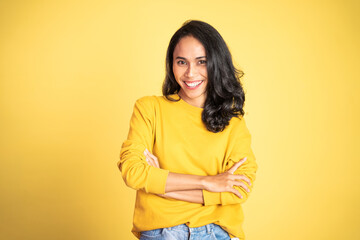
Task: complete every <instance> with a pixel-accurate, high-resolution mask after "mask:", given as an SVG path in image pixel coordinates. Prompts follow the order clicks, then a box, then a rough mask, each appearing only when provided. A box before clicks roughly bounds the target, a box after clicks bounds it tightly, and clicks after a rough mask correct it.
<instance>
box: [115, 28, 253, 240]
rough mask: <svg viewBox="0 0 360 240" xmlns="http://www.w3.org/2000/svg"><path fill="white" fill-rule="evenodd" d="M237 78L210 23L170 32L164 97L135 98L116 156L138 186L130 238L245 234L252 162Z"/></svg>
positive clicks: (241, 236) (129, 182) (127, 176)
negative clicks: (123, 137) (246, 202)
mask: <svg viewBox="0 0 360 240" xmlns="http://www.w3.org/2000/svg"><path fill="white" fill-rule="evenodd" d="M241 76H242V73H241V72H240V71H238V70H236V69H235V68H234V66H233V63H232V59H231V55H230V52H229V50H228V47H227V46H226V44H225V41H224V40H223V39H222V37H221V36H220V34H219V33H218V32H217V31H216V29H215V28H213V27H212V26H210V25H209V24H207V23H205V22H201V21H188V22H186V23H185V24H184V25H183V26H182V27H181V28H180V29H179V30H178V31H176V33H175V34H174V35H173V37H172V38H171V40H170V43H169V46H168V50H167V56H166V77H165V81H164V84H163V96H151V97H143V98H140V99H138V100H137V101H136V103H135V107H134V112H133V115H132V118H131V122H130V131H129V135H128V138H127V140H126V141H125V142H124V143H123V145H122V149H121V153H120V161H119V162H118V167H119V168H120V171H121V173H122V177H123V179H124V181H125V183H126V184H127V185H128V186H129V187H131V188H133V189H135V190H137V195H136V205H135V212H134V222H133V223H134V225H133V229H132V232H133V233H134V235H135V236H136V237H138V238H140V239H142V240H147V239H160V240H161V239H189V237H191V238H192V239H195V238H198V239H204V240H206V239H244V233H243V231H242V227H241V225H242V222H243V212H242V207H241V204H242V203H243V202H244V201H246V199H247V198H248V196H249V193H250V192H251V188H252V185H253V182H254V180H255V174H256V171H257V164H256V162H255V156H254V154H253V152H252V150H251V136H250V133H249V131H248V129H247V127H246V124H245V120H244V117H243V115H244V111H243V104H244V101H245V96H244V91H243V88H242V86H241V83H240V80H239V79H240V77H241Z"/></svg>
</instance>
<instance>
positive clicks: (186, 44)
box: [173, 36, 206, 59]
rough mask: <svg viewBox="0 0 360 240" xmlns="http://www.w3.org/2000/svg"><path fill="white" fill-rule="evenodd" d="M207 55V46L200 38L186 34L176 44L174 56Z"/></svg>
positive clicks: (191, 57) (194, 56)
mask: <svg viewBox="0 0 360 240" xmlns="http://www.w3.org/2000/svg"><path fill="white" fill-rule="evenodd" d="M201 56H206V52H205V48H204V46H203V45H202V44H201V42H200V41H199V40H197V39H196V38H194V37H192V36H186V37H183V38H182V39H180V41H179V42H178V44H177V45H176V47H175V49H174V53H173V57H174V58H176V57H183V58H186V59H195V58H197V57H201Z"/></svg>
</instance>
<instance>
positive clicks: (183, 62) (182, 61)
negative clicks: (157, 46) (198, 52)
mask: <svg viewBox="0 0 360 240" xmlns="http://www.w3.org/2000/svg"><path fill="white" fill-rule="evenodd" d="M176 63H177V64H178V65H185V64H186V62H185V61H184V60H179V61H177V62H176Z"/></svg>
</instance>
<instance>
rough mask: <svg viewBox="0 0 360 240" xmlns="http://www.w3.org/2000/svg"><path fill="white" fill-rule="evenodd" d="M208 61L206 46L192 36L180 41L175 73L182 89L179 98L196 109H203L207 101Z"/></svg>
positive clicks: (175, 56) (175, 51) (174, 58)
mask: <svg viewBox="0 0 360 240" xmlns="http://www.w3.org/2000/svg"><path fill="white" fill-rule="evenodd" d="M206 60H207V59H206V53H205V48H204V46H203V45H202V44H201V43H200V42H199V40H197V39H196V38H194V37H192V36H187V37H183V38H182V39H180V41H179V42H178V44H177V45H176V47H175V49H174V53H173V73H174V76H175V79H176V82H177V83H178V84H179V85H180V87H181V89H180V91H179V96H180V97H181V98H182V99H183V100H184V101H185V102H187V103H189V104H191V105H193V106H196V107H203V106H204V103H205V99H206V86H207V83H208V79H207V68H206Z"/></svg>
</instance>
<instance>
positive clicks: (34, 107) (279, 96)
mask: <svg viewBox="0 0 360 240" xmlns="http://www.w3.org/2000/svg"><path fill="white" fill-rule="evenodd" d="M359 16H360V4H359V1H356V0H353V1H351V0H328V1H323V0H311V1H310V0H294V1H285V0H272V1H267V0H258V1H255V0H253V1H249V0H238V1H235V0H223V1H212V0H206V1H204V0H199V1H188V0H183V1H156V0H153V1H140V0H135V1H119V0H118V1H115V0H102V1H100V0H98V1H95V0H94V1H91V0H87V1H85V0H83V1H81V0H72V1H69V0H62V1H60V0H59V1H56V0H53V1H40V0H32V1H20V0H14V1H10V0H8V1H5V0H3V1H0V143H1V145H0V161H1V162H0V163H1V165H0V194H1V195H0V239H4V240H47V239H52V240H72V239H74V240H75V239H81V240H99V239H102V240H119V239H121V240H123V239H125V240H126V239H130V240H131V239H135V237H134V236H133V235H132V233H131V227H132V215H133V209H134V200H135V191H134V190H132V189H130V188H128V187H127V186H126V185H125V184H124V182H123V180H122V178H121V175H120V171H119V170H118V168H117V166H116V163H117V161H118V159H119V153H120V148H121V144H122V142H123V141H124V140H125V138H126V136H127V133H128V129H129V120H130V116H131V113H132V109H133V106H134V102H135V100H136V99H138V98H140V97H142V96H146V95H161V85H162V82H163V79H164V76H165V75H164V72H165V71H164V70H165V53H166V48H167V45H168V42H169V40H170V38H171V36H172V35H173V33H174V32H175V31H176V30H177V29H178V28H179V27H180V26H181V24H182V23H183V22H184V21H186V20H188V19H197V20H203V21H206V22H208V23H210V24H211V25H213V26H214V27H215V28H216V29H217V30H218V31H219V32H220V33H221V34H222V36H223V37H224V39H225V41H226V42H227V44H228V46H229V48H230V50H231V53H232V55H233V59H234V62H235V64H236V66H237V67H238V68H240V69H242V70H243V71H244V72H245V76H244V77H243V79H242V81H243V84H244V88H245V90H246V102H245V111H246V115H245V118H246V120H247V125H248V127H249V130H250V132H251V134H252V139H253V142H252V147H253V150H254V153H255V155H256V158H257V162H258V165H259V170H258V173H257V179H256V181H255V184H254V189H253V192H252V193H251V195H250V198H249V199H248V201H247V202H246V203H244V205H243V208H244V213H245V222H244V231H245V234H246V237H247V240H264V239H269V240H273V239H274V240H275V239H276V240H302V239H313V240H335V239H343V240H355V239H360V228H359V226H360V207H359V202H360V187H359V183H360V176H359V171H360V150H359V149H360V148H359V146H360V144H359V143H360V141H359V136H360V127H359V122H360V97H359V91H360V81H359V80H360V78H359V76H360V74H359V65H360V61H359V55H360V46H359V40H360V31H359V29H360V17H359ZM204 148H206V146H204Z"/></svg>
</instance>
